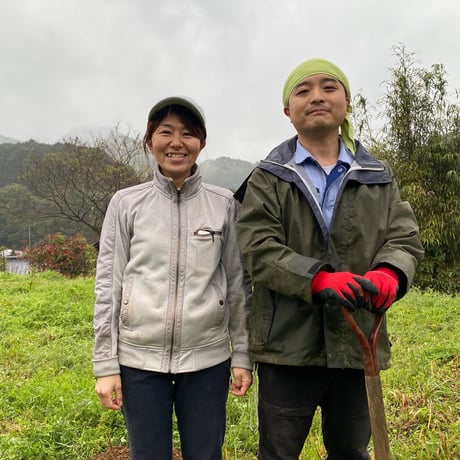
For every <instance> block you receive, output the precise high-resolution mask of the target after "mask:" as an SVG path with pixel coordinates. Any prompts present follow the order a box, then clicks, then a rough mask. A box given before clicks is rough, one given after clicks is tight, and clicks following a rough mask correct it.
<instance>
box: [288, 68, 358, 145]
mask: <svg viewBox="0 0 460 460" xmlns="http://www.w3.org/2000/svg"><path fill="white" fill-rule="evenodd" d="M349 104H350V99H349V98H348V97H347V96H346V94H345V89H344V87H343V86H342V84H341V83H340V82H339V81H338V80H336V79H335V78H333V77H331V76H329V75H324V74H318V75H311V76H309V77H306V78H304V79H303V80H302V81H301V82H300V83H299V84H297V85H296V87H295V88H294V90H293V91H292V94H291V96H290V97H289V106H288V107H285V108H284V113H285V114H286V115H287V116H288V117H289V118H290V119H291V122H292V124H293V125H294V128H295V129H296V131H297V132H298V133H299V134H303V135H304V136H317V135H318V134H321V135H323V134H325V133H328V132H331V133H333V132H334V133H337V132H338V129H339V127H340V125H341V124H342V122H343V120H344V119H345V117H346V115H347V107H348V105H349Z"/></svg>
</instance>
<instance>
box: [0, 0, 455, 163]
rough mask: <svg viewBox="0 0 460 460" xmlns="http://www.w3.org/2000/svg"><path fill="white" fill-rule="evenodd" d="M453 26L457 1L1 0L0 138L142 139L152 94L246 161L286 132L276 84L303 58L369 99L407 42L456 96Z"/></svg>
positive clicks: (212, 153)
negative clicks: (335, 68) (128, 135)
mask: <svg viewBox="0 0 460 460" xmlns="http://www.w3.org/2000/svg"><path fill="white" fill-rule="evenodd" d="M459 27H460V1H459V0H385V1H381V0H380V1H376V0H348V1H344V0H329V1H311V0H226V1H224V0H163V1H157V0H0V134H1V135H3V136H7V137H13V138H16V139H19V140H28V139H31V138H33V139H36V140H37V141H40V142H49V143H54V142H57V141H58V140H61V139H62V138H63V137H65V136H68V135H71V134H72V133H76V132H78V131H76V130H78V129H82V128H90V129H92V130H93V131H94V132H97V130H98V129H100V128H103V127H104V128H107V127H108V128H110V127H113V126H115V124H117V123H120V124H121V126H122V127H123V126H129V127H131V128H132V129H133V130H134V131H138V132H141V133H143V132H144V129H145V125H146V117H147V113H148V111H149V110H150V108H151V106H152V105H153V104H154V103H155V102H156V101H157V100H159V99H161V98H163V97H166V96H172V95H186V96H189V97H192V98H193V99H194V100H195V101H197V102H198V103H199V104H200V105H201V106H202V107H203V109H204V111H205V114H206V118H207V128H208V145H207V147H206V148H205V150H204V152H203V153H202V156H201V159H202V160H204V159H211V158H217V157H219V156H230V157H233V158H240V159H245V160H248V161H251V162H255V161H257V160H259V159H261V158H263V157H265V156H266V154H267V153H268V151H269V150H270V149H271V148H272V147H274V146H275V145H277V144H278V143H280V142H281V141H282V140H284V139H285V138H287V137H290V136H291V135H293V133H294V131H293V129H292V127H291V125H290V123H289V120H288V118H286V117H285V116H284V115H283V113H282V104H281V92H282V87H283V85H284V81H285V79H286V77H287V75H288V74H289V73H290V71H291V70H292V69H293V68H294V67H295V66H297V65H298V64H299V63H301V62H302V61H304V60H306V59H309V58H311V57H322V58H325V59H329V60H331V61H333V62H335V63H336V64H337V65H339V66H340V67H341V68H342V69H343V71H344V72H345V74H346V75H347V76H348V78H349V80H350V85H351V89H352V92H353V93H356V92H361V93H362V94H363V95H364V96H365V97H367V98H368V100H369V102H371V103H375V102H376V101H377V99H378V98H379V97H381V96H382V95H383V94H384V92H385V91H384V85H383V82H384V81H385V80H388V79H389V78H390V74H389V71H388V69H389V68H390V67H392V66H394V65H395V64H396V63H397V60H396V57H395V56H394V55H393V51H392V47H394V46H395V45H398V44H403V45H404V46H405V47H406V49H407V51H409V52H415V53H416V56H415V57H416V59H417V60H418V61H419V63H420V65H421V66H423V67H425V68H429V67H430V66H431V65H432V64H435V63H440V64H443V65H444V66H445V67H446V70H447V73H448V77H447V80H448V82H449V87H450V88H451V90H452V92H453V91H454V90H455V89H460V59H459V57H458V56H459V55H460V46H459V45H460V33H459Z"/></svg>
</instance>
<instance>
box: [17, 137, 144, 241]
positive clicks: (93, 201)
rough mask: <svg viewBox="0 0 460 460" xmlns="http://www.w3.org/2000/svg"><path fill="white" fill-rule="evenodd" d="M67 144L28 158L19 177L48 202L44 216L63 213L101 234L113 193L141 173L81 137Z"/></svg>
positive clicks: (132, 182)
mask: <svg viewBox="0 0 460 460" xmlns="http://www.w3.org/2000/svg"><path fill="white" fill-rule="evenodd" d="M64 145H65V148H64V149H63V150H62V151H61V152H50V153H47V154H45V155H42V156H32V157H31V158H29V160H28V162H27V166H26V168H25V170H24V171H23V173H22V174H21V176H20V181H21V182H22V183H23V184H24V185H25V186H27V187H28V188H29V190H31V191H32V193H34V195H35V196H37V197H39V198H40V199H42V200H45V201H46V202H48V203H49V207H48V209H47V210H46V212H45V213H43V214H42V216H41V217H42V218H49V217H64V218H66V219H68V220H70V221H73V222H78V223H81V224H83V225H85V226H86V227H87V228H89V229H90V230H91V231H92V232H94V233H95V234H96V235H97V236H99V234H100V231H101V227H102V221H103V218H104V215H105V212H106V209H107V206H108V203H109V201H110V199H111V197H112V195H113V194H114V193H115V192H116V191H117V190H119V189H120V188H123V187H127V186H130V185H134V184H137V183H139V182H141V177H140V176H139V175H138V174H137V173H136V172H135V171H134V169H133V168H132V167H130V166H129V165H126V164H123V163H122V162H121V161H119V160H114V159H113V158H112V157H110V156H109V155H108V154H107V152H105V151H104V150H102V149H101V148H99V147H92V146H89V145H87V144H86V143H83V142H81V141H80V140H78V139H73V140H69V141H67V142H66V143H65V144H64Z"/></svg>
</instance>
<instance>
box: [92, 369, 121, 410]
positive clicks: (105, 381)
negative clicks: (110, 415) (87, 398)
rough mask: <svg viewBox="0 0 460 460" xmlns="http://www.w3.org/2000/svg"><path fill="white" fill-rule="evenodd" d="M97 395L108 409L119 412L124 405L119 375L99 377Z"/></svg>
mask: <svg viewBox="0 0 460 460" xmlns="http://www.w3.org/2000/svg"><path fill="white" fill-rule="evenodd" d="M96 393H97V395H98V396H99V399H100V400H101V403H102V405H103V406H104V407H106V408H107V409H113V410H119V409H121V406H122V404H123V396H122V393H121V378H120V375H119V374H116V375H108V376H106V377H98V378H97V380H96Z"/></svg>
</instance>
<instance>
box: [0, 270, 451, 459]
mask: <svg viewBox="0 0 460 460" xmlns="http://www.w3.org/2000/svg"><path fill="white" fill-rule="evenodd" d="M0 284H1V286H2V289H0V433H1V434H0V451H1V452H2V458H4V459H5V460H29V459H30V460H32V459H34V460H36V459H43V460H44V459H50V458H53V459H67V458H72V459H75V460H89V459H91V458H92V457H93V456H94V455H95V454H96V453H98V452H101V451H103V450H105V449H107V447H109V446H117V445H126V444H127V439H126V429H125V427H124V423H123V417H122V415H121V413H120V412H113V411H107V410H105V409H103V408H102V406H101V405H100V403H99V401H98V400H97V397H96V395H95V392H94V379H93V377H92V366H91V354H92V347H93V333H92V314H93V301H94V298H93V289H94V280H93V279H92V278H74V279H67V278H65V277H63V276H62V275H60V274H58V273H56V272H43V273H33V274H32V275H12V274H0ZM387 315H388V323H389V330H390V336H391V341H392V343H393V358H392V364H393V366H392V368H391V369H390V370H388V371H385V372H382V373H381V377H382V386H383V392H384V398H385V404H386V417H387V424H388V427H389V430H390V436H389V437H390V447H391V451H392V455H393V457H394V458H397V459H409V458H410V459H415V460H417V459H420V460H422V459H427V458H430V459H432V460H454V459H457V458H460V444H459V443H458V439H459V437H460V419H459V417H458V414H459V411H460V398H459V394H460V367H459V365H460V317H459V315H458V298H455V297H449V296H446V295H441V294H437V293H434V292H425V293H421V292H418V291H411V292H410V293H409V294H408V295H407V296H406V297H405V298H404V299H402V300H401V301H399V302H398V303H397V304H395V305H394V306H393V307H392V308H391V309H390V310H389V311H388V313H387ZM256 404H257V382H256V383H255V385H254V386H253V387H252V389H251V390H250V392H249V394H248V395H247V396H246V397H244V398H233V397H231V396H230V397H229V400H228V406H227V414H228V415H227V420H228V425H227V433H226V437H225V445H224V458H227V459H229V460H254V459H255V458H256V450H257V413H256ZM174 439H175V445H176V446H178V436H177V432H176V433H175V436H174ZM324 456H325V452H324V447H323V443H322V438H321V433H320V420H319V413H317V414H316V415H315V419H314V423H313V428H312V430H311V433H310V435H309V437H308V439H307V442H306V444H305V447H304V451H303V453H302V455H301V457H300V459H301V460H314V459H320V458H324Z"/></svg>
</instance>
